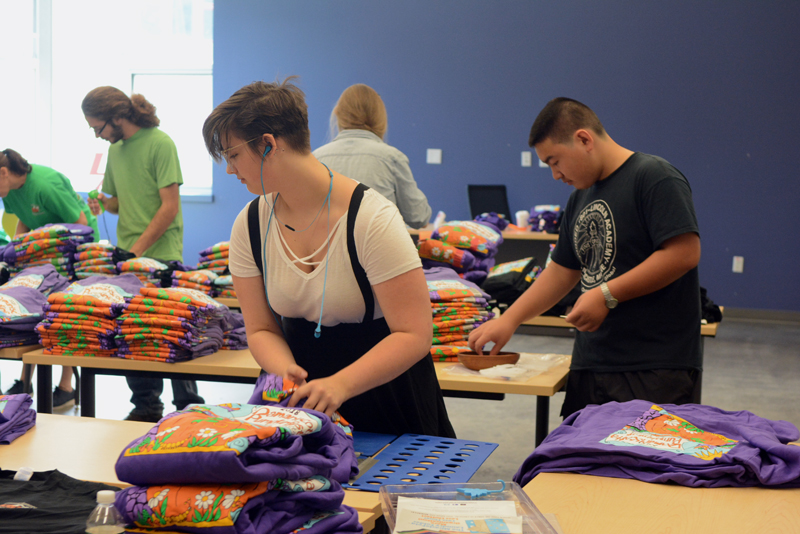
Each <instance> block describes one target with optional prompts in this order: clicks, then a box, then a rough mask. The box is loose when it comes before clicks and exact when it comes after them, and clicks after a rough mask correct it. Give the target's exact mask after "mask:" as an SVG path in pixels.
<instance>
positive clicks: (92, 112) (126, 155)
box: [81, 86, 204, 422]
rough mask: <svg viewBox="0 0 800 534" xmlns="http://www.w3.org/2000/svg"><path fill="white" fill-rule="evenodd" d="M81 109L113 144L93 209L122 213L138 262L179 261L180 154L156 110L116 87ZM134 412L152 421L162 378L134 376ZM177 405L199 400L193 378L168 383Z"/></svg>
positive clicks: (123, 233) (94, 93)
mask: <svg viewBox="0 0 800 534" xmlns="http://www.w3.org/2000/svg"><path fill="white" fill-rule="evenodd" d="M81 109H82V110H83V114H84V116H85V118H86V122H87V123H88V124H89V127H91V128H92V129H93V130H94V134H95V136H96V137H100V138H101V139H105V140H106V141H108V142H109V143H111V147H109V149H108V161H107V163H106V172H105V177H104V178H103V187H102V193H100V194H99V195H98V196H97V199H96V200H95V199H89V207H90V208H91V209H92V212H93V213H95V214H97V213H99V212H100V205H101V204H102V206H103V208H105V209H106V210H108V211H109V212H111V213H115V214H118V215H119V220H118V221H117V246H119V247H120V248H123V249H125V250H128V251H130V252H133V253H134V254H136V256H137V257H141V256H144V257H148V258H154V259H158V260H165V261H170V260H178V261H180V260H182V259H183V216H182V214H181V197H180V191H179V188H180V185H181V184H182V183H183V177H182V175H181V167H180V162H179V161H178V152H177V150H176V148H175V143H173V142H172V139H170V137H169V136H168V135H167V134H165V133H164V132H162V131H161V130H159V129H158V125H159V123H160V120H159V119H158V117H157V116H156V108H155V106H153V105H152V104H151V103H150V102H148V101H147V100H146V99H145V98H144V96H142V95H137V94H134V95H132V96H131V97H130V98H129V97H128V96H127V95H126V94H125V93H123V92H122V91H120V90H119V89H117V88H115V87H108V86H106V87H97V88H96V89H92V90H91V91H89V94H87V95H86V97H85V98H84V99H83V103H82V104H81ZM127 380H128V385H129V386H130V388H131V391H133V396H132V397H131V402H132V403H133V404H134V409H133V411H132V412H131V413H130V415H128V417H127V419H129V420H134V421H153V422H157V421H158V420H159V419H160V418H161V414H162V412H163V409H164V405H163V404H162V402H161V399H160V396H161V392H162V391H163V387H164V382H163V380H162V379H160V378H135V377H134V378H131V377H129V378H128V379H127ZM172 390H173V394H174V397H175V399H174V402H175V405H176V406H177V408H178V409H179V410H180V409H183V408H184V407H185V406H186V405H187V404H191V403H202V402H204V401H203V398H202V397H200V396H199V395H198V394H197V384H196V383H195V381H194V380H191V381H190V380H173V381H172Z"/></svg>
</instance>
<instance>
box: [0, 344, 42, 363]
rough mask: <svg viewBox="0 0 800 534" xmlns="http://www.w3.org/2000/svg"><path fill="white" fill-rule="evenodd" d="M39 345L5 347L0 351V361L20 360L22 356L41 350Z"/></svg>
mask: <svg viewBox="0 0 800 534" xmlns="http://www.w3.org/2000/svg"><path fill="white" fill-rule="evenodd" d="M41 348H42V346H41V345H22V346H19V347H6V348H3V349H0V360H21V359H22V355H23V354H26V353H28V352H31V351H34V350H37V349H41Z"/></svg>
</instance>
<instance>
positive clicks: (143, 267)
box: [117, 258, 169, 287]
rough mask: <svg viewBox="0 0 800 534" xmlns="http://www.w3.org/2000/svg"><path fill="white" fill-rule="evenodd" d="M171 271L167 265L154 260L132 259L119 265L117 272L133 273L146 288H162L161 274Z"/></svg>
mask: <svg viewBox="0 0 800 534" xmlns="http://www.w3.org/2000/svg"><path fill="white" fill-rule="evenodd" d="M167 270H169V266H168V265H167V264H166V263H163V262H160V261H158V260H154V259H153V258H132V259H130V260H126V261H121V262H119V263H117V272H118V273H120V274H126V273H131V274H133V275H135V276H136V278H138V279H139V280H140V281H141V282H142V284H143V285H144V287H161V272H163V271H167Z"/></svg>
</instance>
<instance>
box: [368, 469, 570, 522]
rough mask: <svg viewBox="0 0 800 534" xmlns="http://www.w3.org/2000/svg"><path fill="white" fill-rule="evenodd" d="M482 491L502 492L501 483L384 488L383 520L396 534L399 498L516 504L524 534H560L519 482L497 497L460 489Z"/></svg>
mask: <svg viewBox="0 0 800 534" xmlns="http://www.w3.org/2000/svg"><path fill="white" fill-rule="evenodd" d="M464 488H466V489H483V490H489V491H494V492H497V491H498V490H500V489H502V488H503V483H501V482H499V481H498V482H483V483H466V484H406V485H387V486H381V489H380V492H379V495H380V499H381V508H383V517H384V518H385V519H386V524H387V525H388V526H389V530H390V531H394V525H395V520H396V517H397V498H398V497H400V496H403V497H409V498H413V499H438V500H443V501H460V500H476V501H514V502H515V503H516V508H517V515H518V516H520V517H522V519H523V520H522V532H523V534H558V533H557V532H556V530H555V529H554V528H553V527H552V526H551V525H550V523H549V522H548V521H547V519H545V517H544V516H543V515H542V513H541V512H540V511H539V509H538V508H536V505H534V504H533V501H531V499H530V497H528V495H527V494H526V493H525V492H524V491H522V488H520V487H519V484H517V483H516V482H506V483H505V489H503V491H500V492H498V493H489V494H487V495H484V496H481V497H478V498H475V499H470V497H468V496H465V495H464V494H462V493H461V492H459V491H458V490H459V489H464Z"/></svg>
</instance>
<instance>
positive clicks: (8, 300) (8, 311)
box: [0, 265, 70, 348]
mask: <svg viewBox="0 0 800 534" xmlns="http://www.w3.org/2000/svg"><path fill="white" fill-rule="evenodd" d="M69 284H70V282H69V280H68V279H67V278H64V277H63V276H61V275H60V274H58V272H57V271H56V269H55V267H53V266H52V265H42V266H41V267H29V268H27V269H25V270H23V271H21V272H20V273H19V274H18V275H17V276H16V277H15V278H14V279H13V280H11V281H9V282H6V283H5V284H3V285H2V286H0V348H5V347H18V346H23V345H37V344H38V343H39V335H38V334H37V333H36V325H37V324H39V322H40V321H41V320H42V319H43V318H44V313H45V310H44V308H45V306H46V305H47V295H49V294H50V293H52V292H54V291H61V290H63V289H65V288H66V287H67V286H69Z"/></svg>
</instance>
